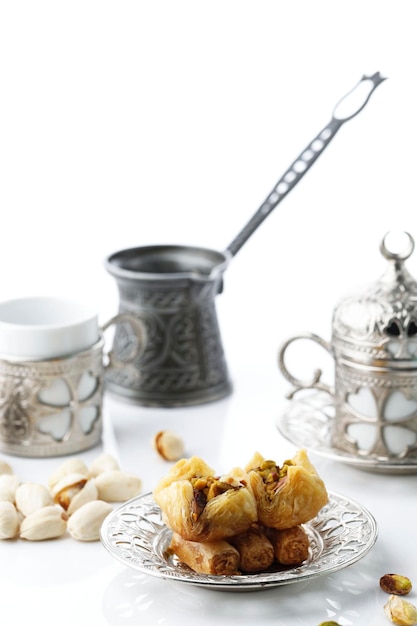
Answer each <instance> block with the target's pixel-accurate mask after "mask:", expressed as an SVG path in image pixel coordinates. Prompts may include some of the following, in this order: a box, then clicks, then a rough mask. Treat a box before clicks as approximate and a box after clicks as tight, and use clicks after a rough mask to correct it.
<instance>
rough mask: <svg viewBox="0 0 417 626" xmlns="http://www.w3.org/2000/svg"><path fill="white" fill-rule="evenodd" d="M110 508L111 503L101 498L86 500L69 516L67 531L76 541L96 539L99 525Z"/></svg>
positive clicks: (98, 535)
mask: <svg viewBox="0 0 417 626" xmlns="http://www.w3.org/2000/svg"><path fill="white" fill-rule="evenodd" d="M112 510H113V507H112V505H111V504H109V503H108V502H103V501H102V500H93V501H91V502H87V503H86V504H84V505H83V506H82V507H80V508H79V509H77V510H76V511H75V513H73V514H72V515H71V517H70V518H69V520H68V532H69V533H70V535H71V536H72V537H73V538H74V539H77V540H78V541H98V540H99V539H100V528H101V525H102V523H103V521H104V519H105V518H106V517H107V515H108V514H109V513H110V512H111V511H112Z"/></svg>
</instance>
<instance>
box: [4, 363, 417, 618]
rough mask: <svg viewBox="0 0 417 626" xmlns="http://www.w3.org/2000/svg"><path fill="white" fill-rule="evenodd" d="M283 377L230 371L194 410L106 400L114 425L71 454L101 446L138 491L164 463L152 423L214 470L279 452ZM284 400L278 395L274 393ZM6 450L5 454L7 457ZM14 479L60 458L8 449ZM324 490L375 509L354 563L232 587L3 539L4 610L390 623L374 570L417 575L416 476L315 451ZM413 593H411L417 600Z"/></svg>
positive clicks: (87, 548)
mask: <svg viewBox="0 0 417 626" xmlns="http://www.w3.org/2000/svg"><path fill="white" fill-rule="evenodd" d="M277 379H278V374H276V373H273V372H272V371H271V375H270V376H259V373H257V372H256V371H255V370H253V371H252V372H250V371H248V372H246V373H244V374H243V375H242V376H241V377H239V376H238V374H236V376H235V388H234V392H233V394H232V395H231V396H230V397H228V398H227V399H224V400H221V401H218V402H214V403H211V404H207V405H204V406H200V407H196V408H193V407H189V408H183V409H182V408H178V409H158V408H143V407H137V406H133V405H127V404H125V403H121V402H120V401H117V400H115V399H114V398H107V399H106V403H105V404H106V411H108V415H109V416H110V418H109V421H110V422H111V424H107V423H106V428H105V437H104V443H103V446H102V447H101V446H99V447H96V448H94V449H92V450H90V451H88V452H84V453H80V454H79V455H78V456H80V457H81V458H83V459H84V460H85V461H86V462H87V463H88V462H90V461H91V460H92V459H93V458H94V457H95V456H97V455H98V454H99V453H100V452H101V450H102V449H104V450H106V451H109V452H111V453H112V454H114V455H115V456H116V457H117V458H118V459H119V462H120V464H121V466H122V468H123V469H126V470H128V471H131V472H133V473H136V474H137V475H139V476H140V477H141V478H142V479H143V492H147V491H150V490H152V489H153V487H154V485H155V483H156V481H157V480H158V479H159V478H160V477H162V476H163V475H165V474H166V472H167V471H168V469H169V466H170V464H169V463H167V462H166V461H163V460H161V459H160V458H159V457H158V456H157V455H156V453H155V452H154V450H153V449H152V447H151V445H150V440H151V438H152V435H153V434H154V433H155V432H157V431H158V430H159V429H164V428H170V429H173V430H175V431H176V432H177V433H178V434H179V435H180V436H182V437H183V439H184V442H185V446H186V453H187V454H188V455H191V454H196V455H199V456H201V457H202V458H204V459H205V460H206V461H207V462H208V463H209V464H212V465H213V467H215V468H218V469H219V470H220V471H222V470H226V469H228V468H230V467H232V466H234V465H235V464H237V463H239V464H242V463H244V462H245V461H246V459H248V458H249V457H250V456H251V454H252V452H253V451H254V450H259V451H260V452H261V453H262V454H263V455H264V456H267V457H270V456H271V457H273V458H275V459H284V458H287V457H288V456H290V455H292V454H293V453H294V451H295V450H296V448H295V447H294V446H293V445H292V444H291V443H289V442H287V441H286V440H285V439H283V438H282V437H281V435H280V434H279V433H278V431H277V429H276V427H275V422H276V419H277V417H278V416H279V414H280V412H279V405H280V400H281V399H280V397H279V395H280V394H278V393H277V388H278V387H279V385H277ZM281 404H282V402H281ZM3 456H4V455H3ZM5 458H7V460H8V461H9V463H10V464H11V465H12V467H13V468H14V470H15V472H16V473H17V474H18V476H19V477H20V478H21V479H22V480H24V479H26V480H27V479H30V480H38V481H40V482H46V480H47V478H48V476H49V473H50V472H51V471H52V469H53V468H55V467H56V466H57V464H58V463H59V462H60V461H62V458H61V459H59V458H55V459H37V460H36V461H33V460H32V459H22V458H17V457H5ZM311 460H312V461H313V462H314V464H315V465H316V468H317V469H318V471H319V473H320V474H321V476H322V477H323V479H324V481H325V483H326V486H327V488H328V489H329V490H331V491H336V492H339V493H341V494H343V495H345V496H348V497H349V498H352V499H355V500H356V501H358V502H360V503H361V504H363V505H365V506H366V508H367V509H368V510H369V511H370V512H371V513H372V514H373V515H374V517H375V518H376V520H377V523H378V528H379V535H378V539H377V542H376V544H375V545H374V547H373V548H372V550H371V551H370V552H369V553H368V554H367V555H366V556H365V557H364V558H363V559H362V560H360V561H359V562H357V563H355V564H353V565H351V566H350V567H348V568H346V569H343V570H341V571H339V572H336V573H332V574H330V575H328V576H323V577H319V578H318V579H315V580H312V581H310V582H307V583H306V582H303V583H300V584H291V585H289V586H284V587H281V588H274V589H269V590H261V591H253V592H243V593H231V592H221V591H211V590H207V589H203V588H200V587H191V586H189V585H184V584H181V583H175V582H172V581H165V580H162V579H159V578H154V577H151V576H149V575H146V574H142V573H139V572H137V571H136V570H134V569H132V568H130V567H128V566H125V565H124V564H122V563H120V562H118V561H116V560H115V559H114V557H113V556H112V555H111V554H110V553H109V552H107V550H106V549H105V548H104V546H102V544H101V543H87V544H85V543H81V542H77V541H75V540H73V539H71V538H70V537H66V538H63V539H58V540H55V541H45V542H41V543H30V542H25V541H22V540H17V541H11V542H6V541H4V542H2V543H1V545H0V550H1V569H0V572H1V575H0V579H1V587H2V607H3V610H4V611H6V613H5V614H8V613H7V612H8V611H9V612H10V614H12V615H13V616H14V619H16V622H17V623H23V621H25V620H31V619H33V618H34V616H36V617H37V618H39V619H40V618H41V617H42V621H43V623H44V624H48V625H49V624H51V625H52V624H54V623H56V620H57V618H58V617H59V623H61V624H65V625H66V624H74V623H78V624H88V623H91V624H97V625H98V624H111V625H112V626H123V625H126V626H127V625H128V624H138V623H144V624H167V625H172V626H177V625H178V626H180V625H187V626H188V625H190V626H191V625H192V624H195V623H196V620H197V623H199V624H207V626H208V625H209V624H213V616H214V614H215V620H216V623H217V624H219V626H228V625H229V624H230V625H231V624H235V623H236V622H237V621H238V622H239V623H241V624H243V625H248V626H249V625H252V624H255V623H256V624H265V625H268V626H269V625H271V626H272V625H274V626H276V625H277V624H280V625H282V626H289V624H299V625H300V626H301V625H303V626H304V625H305V626H313V625H315V624H319V623H320V622H321V621H323V620H326V619H334V620H336V621H337V622H338V623H340V624H341V625H342V626H349V625H352V626H354V625H357V624H364V623H368V624H370V625H372V626H379V625H381V626H382V625H383V624H386V623H387V620H386V617H385V615H384V613H383V605H384V603H385V601H386V600H387V595H386V594H384V593H383V592H382V591H381V590H380V589H379V584H378V583H379V578H380V576H381V575H382V574H384V573H387V572H398V573H403V574H405V575H408V576H409V577H410V578H411V579H413V578H415V575H416V564H415V550H414V543H413V540H412V539H411V538H412V537H413V536H414V526H415V489H416V478H415V476H387V475H381V474H371V473H368V472H366V473H365V472H363V471H361V470H359V469H356V468H353V467H350V466H347V465H342V464H339V463H337V462H333V461H328V460H325V459H324V458H320V457H318V456H316V455H311ZM416 593H417V591H412V592H411V595H410V596H409V599H410V600H413V599H414V600H415V596H416Z"/></svg>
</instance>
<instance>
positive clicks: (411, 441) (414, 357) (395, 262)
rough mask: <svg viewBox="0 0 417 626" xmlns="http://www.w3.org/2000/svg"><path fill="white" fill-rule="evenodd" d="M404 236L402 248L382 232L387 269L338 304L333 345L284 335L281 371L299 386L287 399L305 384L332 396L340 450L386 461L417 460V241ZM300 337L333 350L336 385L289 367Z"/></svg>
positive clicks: (334, 439) (307, 336)
mask: <svg viewBox="0 0 417 626" xmlns="http://www.w3.org/2000/svg"><path fill="white" fill-rule="evenodd" d="M404 235H405V236H406V237H407V245H406V246H405V248H404V250H403V252H402V253H394V252H390V250H389V249H388V248H387V245H386V239H387V235H386V236H385V237H384V239H383V241H382V243H381V248H380V249H381V252H382V254H383V256H384V257H385V258H386V259H387V261H388V267H387V270H386V272H385V273H384V274H383V276H382V277H381V278H380V279H379V280H378V281H377V282H376V283H374V284H372V285H368V286H366V287H364V288H361V289H357V290H355V291H353V292H352V293H351V294H349V295H348V296H346V297H345V298H343V299H342V300H341V301H340V302H339V303H338V304H337V306H336V307H335V309H334V313H333V321H332V341H331V343H328V342H326V341H324V340H323V339H321V338H320V337H318V336H317V335H314V334H312V333H305V334H303V335H298V336H296V337H292V338H291V339H289V340H288V341H286V342H285V343H284V344H283V346H282V347H281V349H280V351H279V366H280V369H281V372H282V373H283V375H284V376H285V377H286V378H287V379H288V380H289V381H290V382H291V383H292V384H293V385H294V390H293V391H292V392H291V394H290V395H289V397H292V396H293V395H294V393H296V392H297V391H299V390H301V389H320V390H323V391H327V392H328V393H330V394H331V395H333V397H334V403H335V413H336V414H335V419H334V423H333V428H332V445H333V446H334V448H335V449H339V450H343V451H345V452H348V453H350V454H356V455H358V456H361V457H364V458H367V459H373V460H375V462H377V463H379V464H380V465H381V466H383V464H384V463H387V465H388V464H390V463H391V462H392V461H393V460H408V461H410V460H411V461H413V462H415V463H417V283H416V282H415V280H414V279H413V277H412V276H411V275H410V274H409V272H408V270H407V269H406V267H405V265H404V262H405V260H406V259H407V258H408V257H409V256H410V255H411V253H412V251H413V249H414V240H413V238H412V237H411V235H409V234H408V233H405V234H404ZM302 338H304V339H311V340H313V341H315V342H317V343H319V344H320V345H321V346H322V347H323V348H325V349H326V350H327V351H328V352H330V354H331V355H332V356H333V358H334V361H335V384H334V388H333V387H332V386H330V385H327V384H326V383H323V382H321V380H320V379H321V374H322V372H321V370H316V371H315V373H314V377H313V379H312V380H311V381H300V380H298V379H297V378H295V377H294V376H293V375H291V374H290V372H289V371H288V370H287V367H286V365H285V353H286V350H287V348H288V346H289V345H290V344H291V343H292V342H293V341H295V340H297V339H302Z"/></svg>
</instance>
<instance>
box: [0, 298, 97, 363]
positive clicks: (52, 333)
mask: <svg viewBox="0 0 417 626" xmlns="http://www.w3.org/2000/svg"><path fill="white" fill-rule="evenodd" d="M99 337H100V330H99V326H98V315H97V312H96V311H95V309H94V308H93V307H92V306H91V305H90V304H87V303H84V302H79V301H76V300H67V299H64V298H52V297H33V298H18V299H15V300H8V301H5V302H1V303H0V355H1V356H2V357H3V358H8V359H13V360H14V359H19V360H22V359H23V360H26V359H33V360H44V359H54V358H62V357H66V356H69V355H71V354H76V353H78V352H80V351H82V350H87V349H88V348H90V347H91V346H93V345H94V344H95V343H96V342H97V341H98V340H99Z"/></svg>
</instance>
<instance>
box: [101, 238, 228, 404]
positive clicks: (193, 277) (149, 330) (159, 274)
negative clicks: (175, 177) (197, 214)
mask: <svg viewBox="0 0 417 626" xmlns="http://www.w3.org/2000/svg"><path fill="white" fill-rule="evenodd" d="M228 261H229V256H228V255H227V254H226V253H221V252H215V251H213V250H208V249H203V248H192V247H186V246H149V247H142V248H133V249H130V250H123V251H121V252H117V253H115V254H114V255H112V256H110V257H109V259H108V260H107V263H106V267H107V270H108V271H109V273H110V274H112V275H113V276H114V277H115V279H116V282H117V285H118V289H119V295H120V303H119V311H120V314H121V315H123V314H124V313H128V314H129V315H130V316H136V317H137V319H139V320H140V321H141V322H142V323H143V325H144V327H145V334H146V344H145V346H144V349H143V350H142V351H139V352H137V351H136V354H135V355H134V356H133V357H132V352H135V345H136V343H137V338H136V334H135V330H134V328H133V326H132V324H131V323H130V322H129V321H127V322H126V323H123V322H122V321H119V322H118V324H117V327H116V332H115V336H114V341H113V347H112V355H113V358H114V359H117V362H118V364H119V365H118V368H117V369H116V368H108V369H107V371H106V388H107V389H108V390H109V391H110V392H113V393H115V394H117V395H120V396H123V397H124V398H125V399H127V400H132V401H135V402H138V403H140V404H143V405H149V406H181V405H191V404H200V403H204V402H209V401H211V400H216V399H219V398H221V397H224V396H226V395H228V394H229V393H230V391H231V384H230V381H229V374H228V370H227V366H226V361H225V357H224V352H223V347H222V342H221V337H220V330H219V326H218V322H217V316H216V311H215V302H214V298H215V296H216V294H217V293H218V292H219V290H220V289H221V286H222V275H223V272H224V270H225V269H226V267H227V264H228ZM123 362H124V363H125V366H124V367H123V366H122V364H123Z"/></svg>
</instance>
